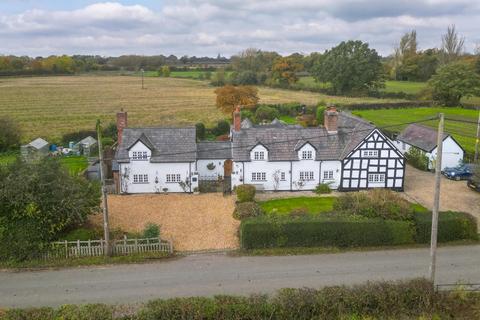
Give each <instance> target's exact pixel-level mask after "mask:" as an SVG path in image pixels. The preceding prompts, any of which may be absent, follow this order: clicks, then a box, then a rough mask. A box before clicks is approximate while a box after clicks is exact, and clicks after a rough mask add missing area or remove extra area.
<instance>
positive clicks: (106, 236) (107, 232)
mask: <svg viewBox="0 0 480 320" xmlns="http://www.w3.org/2000/svg"><path fill="white" fill-rule="evenodd" d="M97 139H98V156H99V158H100V180H101V181H102V203H103V237H104V239H105V248H104V253H105V255H106V256H110V255H111V250H110V229H109V224H108V202H107V188H106V186H105V171H104V162H103V160H104V159H103V148H102V130H101V126H100V120H97Z"/></svg>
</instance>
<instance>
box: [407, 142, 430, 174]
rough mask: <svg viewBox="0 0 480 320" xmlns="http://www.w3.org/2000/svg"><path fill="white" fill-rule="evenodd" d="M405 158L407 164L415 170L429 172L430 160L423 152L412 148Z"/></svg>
mask: <svg viewBox="0 0 480 320" xmlns="http://www.w3.org/2000/svg"><path fill="white" fill-rule="evenodd" d="M404 156H405V159H406V160H407V162H408V163H409V164H411V165H412V166H414V167H415V168H417V169H420V170H423V171H427V170H428V162H429V160H428V157H427V156H426V155H425V153H424V152H423V151H422V150H420V149H418V148H416V147H411V148H410V149H408V151H407V152H405V154H404Z"/></svg>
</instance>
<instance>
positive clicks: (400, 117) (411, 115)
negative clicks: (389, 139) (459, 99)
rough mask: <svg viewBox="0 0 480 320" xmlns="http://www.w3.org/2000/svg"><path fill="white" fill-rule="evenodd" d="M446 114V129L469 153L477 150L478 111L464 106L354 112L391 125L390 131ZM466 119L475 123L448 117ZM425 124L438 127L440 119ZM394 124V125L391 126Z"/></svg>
mask: <svg viewBox="0 0 480 320" xmlns="http://www.w3.org/2000/svg"><path fill="white" fill-rule="evenodd" d="M440 112H443V113H444V114H445V118H446V119H445V131H446V132H447V133H449V134H451V135H452V136H453V137H454V138H455V140H457V142H458V143H460V145H461V146H462V147H463V148H464V149H465V151H467V153H469V154H473V153H474V152H475V134H476V124H475V123H476V121H477V117H478V111H476V110H470V109H463V108H408V109H382V110H355V111H352V113H353V114H355V115H357V116H360V117H362V118H365V119H367V120H369V121H371V122H373V123H374V124H375V125H376V126H378V127H383V126H389V127H387V128H386V129H387V130H388V131H396V132H400V131H401V130H403V129H404V128H405V127H406V126H407V125H406V124H404V125H400V126H392V125H396V124H400V123H407V122H412V121H417V120H423V119H427V118H431V117H435V116H437V115H438V113H440ZM449 118H450V119H457V120H466V121H471V122H474V123H462V122H454V121H449V120H448V119H449ZM422 124H423V125H426V126H430V127H432V128H436V127H437V125H438V121H436V120H432V121H428V122H423V123H422ZM390 126H392V127H390Z"/></svg>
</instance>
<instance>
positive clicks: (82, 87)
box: [0, 75, 392, 142]
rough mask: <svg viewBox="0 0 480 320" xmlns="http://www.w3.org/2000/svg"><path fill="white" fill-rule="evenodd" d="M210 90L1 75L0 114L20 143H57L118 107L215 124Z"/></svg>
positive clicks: (273, 97) (300, 95)
mask: <svg viewBox="0 0 480 320" xmlns="http://www.w3.org/2000/svg"><path fill="white" fill-rule="evenodd" d="M214 90H215V88H214V87H211V86H209V84H208V82H207V81H197V80H190V79H178V78H161V77H146V78H145V89H144V90H142V89H141V81H140V78H139V77H134V76H98V75H95V76H93V75H92V76H88V75H83V76H52V77H29V78H0V116H5V115H7V116H11V117H12V118H14V119H15V120H17V121H18V122H19V124H20V127H21V129H22V133H23V140H24V142H26V141H29V140H30V139H33V138H36V137H39V136H40V137H43V138H45V139H47V140H49V142H59V140H60V138H61V136H62V135H63V134H64V133H68V132H74V131H78V130H82V129H88V130H92V129H94V128H95V123H96V120H97V119H101V120H102V121H103V122H104V123H109V122H114V121H115V113H116V112H117V111H119V110H120V109H121V108H123V109H125V110H127V111H128V112H129V125H130V126H166V125H167V126H168V125H169V126H184V125H193V124H195V123H196V122H199V121H202V122H205V123H206V124H213V123H214V122H215V121H217V120H219V119H222V118H225V117H228V116H227V115H224V114H222V113H221V112H220V111H218V110H217V108H216V107H215V94H214ZM259 96H260V103H286V102H300V103H304V104H316V103H318V101H320V100H324V101H326V102H331V103H357V102H378V101H392V100H391V99H390V100H379V99H375V98H350V97H336V96H326V95H323V94H320V93H313V92H303V91H290V90H281V89H273V88H266V87H261V88H259Z"/></svg>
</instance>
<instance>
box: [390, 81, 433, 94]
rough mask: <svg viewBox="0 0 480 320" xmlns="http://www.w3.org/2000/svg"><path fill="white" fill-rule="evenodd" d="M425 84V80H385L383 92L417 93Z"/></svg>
mask: <svg viewBox="0 0 480 320" xmlns="http://www.w3.org/2000/svg"><path fill="white" fill-rule="evenodd" d="M426 86H427V83H426V82H413V81H386V82H385V89H383V91H385V92H404V93H407V94H417V93H419V92H420V91H421V90H423V89H424V88H425V87H426Z"/></svg>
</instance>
